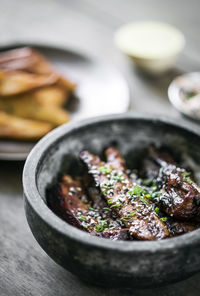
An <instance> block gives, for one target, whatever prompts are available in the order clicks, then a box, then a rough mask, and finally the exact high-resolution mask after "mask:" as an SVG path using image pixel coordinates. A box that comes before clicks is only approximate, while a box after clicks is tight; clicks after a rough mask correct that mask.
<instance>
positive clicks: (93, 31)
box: [0, 0, 200, 296]
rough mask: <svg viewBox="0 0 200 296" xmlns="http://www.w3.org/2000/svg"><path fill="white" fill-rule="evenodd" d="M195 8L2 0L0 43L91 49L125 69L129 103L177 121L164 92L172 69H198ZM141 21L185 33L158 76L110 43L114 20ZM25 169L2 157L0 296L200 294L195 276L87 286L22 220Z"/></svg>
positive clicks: (186, 4) (119, 1) (115, 1)
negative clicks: (133, 285) (163, 282)
mask: <svg viewBox="0 0 200 296" xmlns="http://www.w3.org/2000/svg"><path fill="white" fill-rule="evenodd" d="M199 8H200V2H199V0H191V1H187V0H176V1H174V0H168V1H160V0H143V1H142V0H135V1H133V0H126V1H124V0H109V1H108V0H101V1H98V0H58V1H53V0H34V1H31V0H0V44H7V43H11V42H17V41H26V40H27V41H30V42H38V41H39V42H44V43H46V44H56V45H57V46H59V44H60V45H62V46H66V47H71V48H76V49H80V50H83V51H85V52H87V53H89V54H90V53H91V54H93V55H96V56H98V57H100V58H102V59H103V60H104V61H109V62H112V63H114V64H115V65H116V66H117V67H118V68H119V69H120V70H121V71H122V72H123V73H124V75H125V77H126V78H127V80H128V81H129V85H130V88H131V90H132V106H131V109H134V110H136V111H144V112H151V113H152V112H153V113H162V114H166V115H169V116H173V117H175V118H177V120H178V121H179V120H183V119H182V118H181V116H180V115H179V114H178V113H177V112H176V111H175V110H174V109H173V108H172V107H171V106H170V105H169V103H168V100H167V93H166V90H167V86H168V83H169V81H170V80H171V78H172V77H173V76H174V75H176V73H177V72H180V71H191V70H198V69H199V66H200V58H199V51H200V40H199V27H200V19H199ZM143 19H157V20H162V21H166V22H169V23H172V24H174V25H177V26H178V27H179V28H180V29H181V30H182V31H183V32H184V33H185V35H186V38H187V45H186V48H185V50H184V52H183V54H182V55H181V56H180V58H179V60H178V61H177V69H176V70H174V72H173V73H171V74H169V75H167V76H164V77H161V78H159V79H156V80H155V79H150V78H147V77H144V76H143V75H142V74H139V73H137V71H136V70H134V69H133V67H132V66H131V65H130V64H129V62H128V60H127V59H126V58H125V57H123V56H122V55H121V53H119V52H118V50H117V49H116V48H115V46H114V44H113V32H114V31H115V30H116V29H117V27H118V26H119V25H121V24H123V23H124V22H127V21H132V20H143ZM184 120H185V119H184ZM187 122H188V124H191V123H190V122H189V121H187ZM22 167H23V163H8V162H0V225H1V227H0V295H1V296H11V295H16V296H18V295H20V296H26V295H34V296H38V295H42V296H43V295H45V296H46V295H48V296H51V295H52V296H53V295H59V296H62V295H69V296H72V295H78V296H79V295H89V296H90V295H91V296H93V295H97V296H98V295H105V296H112V295H115V296H118V295H136V296H141V295H145V296H146V295H149V296H152V295H161V296H179V295H180V296H182V295H186V296H190V295H191V296H196V295H199V290H200V275H199V274H197V275H196V276H194V277H192V278H191V279H189V280H186V281H184V282H182V283H178V284H175V285H172V286H168V287H165V288H162V289H155V290H145V291H137V290H131V291H125V290H115V289H114V288H113V289H102V288H97V287H93V286H91V285H87V284H85V283H83V282H81V281H80V280H78V279H77V278H75V277H74V276H73V275H71V274H70V273H68V272H67V271H65V270H63V269H62V268H61V267H59V266H58V265H56V264H55V263H54V262H53V261H52V260H51V259H50V258H49V257H48V256H47V255H46V254H45V253H44V252H43V251H42V249H41V248H40V247H39V245H38V244H37V243H36V242H35V240H34V238H33V236H32V234H31V232H30V230H29V228H28V226H27V222H26V219H25V215H24V210H23V201H22V187H21V173H22Z"/></svg>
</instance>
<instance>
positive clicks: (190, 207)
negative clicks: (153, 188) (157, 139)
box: [148, 147, 200, 220]
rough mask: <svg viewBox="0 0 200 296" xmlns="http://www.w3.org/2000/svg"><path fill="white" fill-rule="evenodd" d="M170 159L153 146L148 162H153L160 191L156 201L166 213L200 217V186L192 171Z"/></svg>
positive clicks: (181, 217)
mask: <svg viewBox="0 0 200 296" xmlns="http://www.w3.org/2000/svg"><path fill="white" fill-rule="evenodd" d="M168 161H169V157H168V159H167V160H166V158H164V157H163V156H162V154H161V153H159V152H157V151H156V149H154V148H153V147H151V149H150V153H149V159H148V163H150V162H152V171H153V173H152V176H153V179H154V180H155V181H156V184H157V187H158V190H159V191H160V192H159V195H157V196H156V197H155V200H154V201H155V202H156V203H157V204H159V206H160V208H161V209H162V210H163V211H164V212H165V213H166V214H168V215H170V216H173V217H175V218H177V219H186V220H189V219H192V218H195V217H199V216H200V188H199V186H198V185H197V184H196V183H195V182H194V181H193V180H192V178H191V172H188V171H186V170H185V168H181V167H179V166H177V165H176V164H175V162H174V161H173V160H172V159H170V162H168ZM156 166H157V170H156V168H155V167H156ZM149 167H150V166H148V174H149Z"/></svg>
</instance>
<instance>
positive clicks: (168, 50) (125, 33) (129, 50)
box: [115, 21, 185, 74]
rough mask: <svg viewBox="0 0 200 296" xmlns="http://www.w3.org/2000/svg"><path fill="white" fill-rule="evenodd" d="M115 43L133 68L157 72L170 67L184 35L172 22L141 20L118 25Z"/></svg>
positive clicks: (183, 40) (180, 48)
mask: <svg viewBox="0 0 200 296" xmlns="http://www.w3.org/2000/svg"><path fill="white" fill-rule="evenodd" d="M115 43H116V45H117V46H118V47H119V49H120V50H121V51H122V52H123V53H125V54H126V55H128V56H129V57H130V58H131V59H132V61H133V62H134V64H135V65H136V66H137V67H139V68H140V69H142V70H144V71H145V72H148V73H150V74H161V73H164V72H166V71H167V70H169V69H171V68H172V66H173V64H174V60H175V58H176V57H177V55H178V54H179V53H180V52H181V50H182V49H183V47H184V44H185V38H184V35H183V34H182V33H181V32H180V31H179V30H178V29H177V28H175V27H173V26H172V25H169V24H165V23H161V22H156V21H145V22H135V23H129V24H126V25H124V26H122V27H121V28H119V30H118V31H117V32H116V34H115Z"/></svg>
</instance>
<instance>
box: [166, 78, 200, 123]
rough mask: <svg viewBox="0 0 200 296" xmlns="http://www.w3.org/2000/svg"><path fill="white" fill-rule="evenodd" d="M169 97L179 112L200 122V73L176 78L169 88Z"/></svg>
mask: <svg viewBox="0 0 200 296" xmlns="http://www.w3.org/2000/svg"><path fill="white" fill-rule="evenodd" d="M168 96H169V100H170V102H171V103H172V105H173V106H174V107H175V108H176V109H177V110H178V111H179V112H181V113H183V114H184V115H186V116H189V117H191V118H192V119H196V120H200V72H193V73H187V74H184V75H181V76H178V77H176V78H175V79H174V80H173V81H172V82H171V84H170V86H169V89H168Z"/></svg>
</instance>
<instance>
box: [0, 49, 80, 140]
mask: <svg viewBox="0 0 200 296" xmlns="http://www.w3.org/2000/svg"><path fill="white" fill-rule="evenodd" d="M75 88H76V84H75V83H73V82H71V81H70V80H68V79H67V78H66V77H64V76H63V75H61V74H60V73H58V72H57V71H56V70H55V69H54V68H53V66H52V64H51V63H50V62H49V61H48V60H47V59H46V58H45V57H44V56H43V55H42V54H41V53H40V52H38V51H37V50H35V49H32V48H28V47H23V48H18V49H13V50H8V51H5V52H2V53H0V138H8V139H17V140H37V139H39V138H41V137H42V136H44V135H45V134H46V133H48V132H49V131H50V130H52V129H53V128H54V127H56V126H58V125H61V124H63V123H65V122H68V121H69V120H70V115H69V112H68V111H67V110H66V108H63V106H64V105H66V103H67V101H68V100H69V97H70V95H71V94H72V93H73V92H74V90H75ZM35 127H37V128H35ZM40 127H41V128H40ZM27 129H29V131H27V132H24V130H27Z"/></svg>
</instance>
